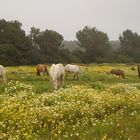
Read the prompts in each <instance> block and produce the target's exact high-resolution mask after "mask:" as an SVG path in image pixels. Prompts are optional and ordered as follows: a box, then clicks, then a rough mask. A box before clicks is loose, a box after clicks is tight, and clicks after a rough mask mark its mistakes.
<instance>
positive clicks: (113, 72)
mask: <svg viewBox="0 0 140 140" xmlns="http://www.w3.org/2000/svg"><path fill="white" fill-rule="evenodd" d="M110 73H111V74H115V75H118V76H119V75H121V76H122V78H125V75H124V71H122V70H120V69H112V70H111V71H110Z"/></svg>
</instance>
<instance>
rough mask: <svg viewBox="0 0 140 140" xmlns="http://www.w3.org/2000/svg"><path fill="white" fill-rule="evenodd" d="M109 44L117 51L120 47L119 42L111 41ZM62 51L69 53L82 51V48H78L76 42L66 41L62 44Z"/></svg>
mask: <svg viewBox="0 0 140 140" xmlns="http://www.w3.org/2000/svg"><path fill="white" fill-rule="evenodd" d="M109 42H110V44H111V46H112V47H113V48H114V49H118V48H120V47H121V45H120V41H119V40H112V41H109ZM63 49H68V50H69V51H70V52H72V51H75V50H81V51H84V48H81V47H79V46H78V44H77V43H76V41H66V40H65V41H64V42H63Z"/></svg>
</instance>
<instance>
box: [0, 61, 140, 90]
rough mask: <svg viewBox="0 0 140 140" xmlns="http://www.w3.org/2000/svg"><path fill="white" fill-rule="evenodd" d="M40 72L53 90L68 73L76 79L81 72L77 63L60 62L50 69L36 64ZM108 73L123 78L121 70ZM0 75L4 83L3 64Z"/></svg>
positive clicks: (38, 72) (139, 70)
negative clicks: (47, 79)
mask: <svg viewBox="0 0 140 140" xmlns="http://www.w3.org/2000/svg"><path fill="white" fill-rule="evenodd" d="M137 68H138V76H139V78H140V65H138V66H137ZM130 69H131V70H132V71H135V67H131V68H130ZM41 73H43V74H44V75H45V74H46V75H47V76H48V77H50V81H51V83H52V87H53V89H55V90H57V89H59V88H60V87H62V86H63V85H64V79H65V80H67V79H68V75H69V74H70V73H74V77H73V80H78V75H79V74H81V75H82V74H83V72H82V69H81V67H80V66H79V65H73V64H67V65H66V66H65V67H64V66H63V64H61V63H59V64H52V65H51V67H50V70H48V68H47V66H46V65H45V64H38V65H37V66H36V75H37V76H40V74H41ZM110 73H111V74H114V75H117V76H122V78H125V73H124V71H123V70H120V69H112V70H111V71H110ZM64 75H65V77H64ZM0 77H1V78H2V81H3V82H4V83H6V70H5V67H4V66H3V65H0Z"/></svg>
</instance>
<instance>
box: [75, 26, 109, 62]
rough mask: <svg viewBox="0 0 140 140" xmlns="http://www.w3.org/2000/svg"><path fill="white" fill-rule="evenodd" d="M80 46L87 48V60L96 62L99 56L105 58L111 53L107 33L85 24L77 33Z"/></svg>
mask: <svg viewBox="0 0 140 140" xmlns="http://www.w3.org/2000/svg"><path fill="white" fill-rule="evenodd" d="M76 38H77V40H78V44H79V46H80V47H83V48H85V56H84V58H85V59H86V60H87V62H96V60H97V59H98V58H105V57H107V56H109V55H110V54H111V46H110V44H109V39H108V37H107V34H106V33H103V32H101V31H98V30H97V29H96V28H90V27H88V26H85V28H84V29H83V30H80V31H78V32H77V33H76Z"/></svg>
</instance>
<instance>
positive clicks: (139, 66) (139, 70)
mask: <svg viewBox="0 0 140 140" xmlns="http://www.w3.org/2000/svg"><path fill="white" fill-rule="evenodd" d="M138 76H139V78H140V65H138Z"/></svg>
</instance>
